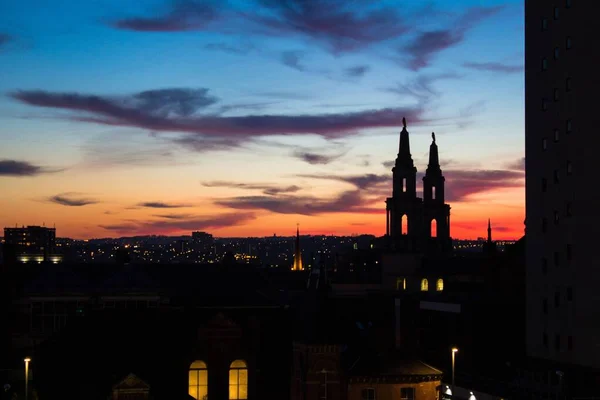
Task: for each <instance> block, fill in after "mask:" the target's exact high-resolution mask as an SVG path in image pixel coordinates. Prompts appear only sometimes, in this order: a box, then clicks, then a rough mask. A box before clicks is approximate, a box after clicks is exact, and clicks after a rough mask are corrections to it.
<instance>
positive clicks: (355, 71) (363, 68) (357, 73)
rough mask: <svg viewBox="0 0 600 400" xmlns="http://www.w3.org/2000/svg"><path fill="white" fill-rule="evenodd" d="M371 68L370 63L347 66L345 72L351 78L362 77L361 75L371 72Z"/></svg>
mask: <svg viewBox="0 0 600 400" xmlns="http://www.w3.org/2000/svg"><path fill="white" fill-rule="evenodd" d="M370 69H371V67H369V66H368V65H357V66H355V67H350V68H346V69H345V70H344V73H345V75H346V76H348V77H350V78H360V77H361V76H363V75H365V74H366V73H367V72H369V70H370Z"/></svg>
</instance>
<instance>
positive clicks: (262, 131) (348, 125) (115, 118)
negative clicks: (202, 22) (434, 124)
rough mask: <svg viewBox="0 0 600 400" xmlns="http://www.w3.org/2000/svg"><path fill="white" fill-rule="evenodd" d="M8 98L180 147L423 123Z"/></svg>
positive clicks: (66, 96) (76, 98)
mask: <svg viewBox="0 0 600 400" xmlns="http://www.w3.org/2000/svg"><path fill="white" fill-rule="evenodd" d="M11 96H12V97H13V98H14V99H16V100H18V101H21V102H23V103H26V104H29V105H33V106H38V107H46V108H57V109H63V110H69V111H72V112H75V113H76V114H75V116H73V117H71V118H72V119H74V120H77V121H83V122H89V123H95V124H103V125H109V126H120V127H137V128H141V129H148V130H151V131H153V132H155V134H157V132H178V133H185V134H188V135H189V136H187V137H185V138H182V139H179V140H180V142H181V144H184V145H191V146H195V145H196V144H197V143H196V142H198V141H199V142H202V143H203V144H204V143H205V142H206V145H207V146H208V147H209V148H213V147H215V146H217V147H218V146H222V145H225V146H227V145H229V144H234V145H239V144H241V143H243V142H244V141H249V140H252V139H253V138H258V137H265V136H273V135H307V134H316V135H320V136H322V137H325V138H328V139H335V138H340V137H345V136H351V135H356V134H358V133H359V131H360V130H361V129H364V128H383V127H397V126H398V125H399V123H400V121H401V119H402V117H406V118H407V119H408V120H409V121H411V122H413V123H416V122H419V121H424V119H423V116H422V114H423V112H424V110H422V109H421V108H419V107H404V108H385V109H376V110H365V111H358V112H349V113H332V114H318V115H247V116H215V115H200V116H180V115H176V116H173V115H171V116H165V115H160V114H159V113H154V112H149V111H148V110H145V109H143V108H140V107H138V106H136V105H135V104H123V102H121V101H115V100H113V99H110V98H107V97H102V96H94V95H81V94H76V93H52V92H45V91H19V92H15V93H12V94H11ZM133 97H135V95H134V96H133ZM169 101H170V100H169ZM133 103H134V102H133ZM168 104H171V103H168ZM190 138H192V139H190ZM190 142H191V143H190Z"/></svg>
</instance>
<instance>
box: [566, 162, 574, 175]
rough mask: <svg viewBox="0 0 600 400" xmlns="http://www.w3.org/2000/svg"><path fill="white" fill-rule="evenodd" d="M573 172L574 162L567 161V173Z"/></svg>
mask: <svg viewBox="0 0 600 400" xmlns="http://www.w3.org/2000/svg"><path fill="white" fill-rule="evenodd" d="M572 173H573V164H571V161H567V175H571V174H572Z"/></svg>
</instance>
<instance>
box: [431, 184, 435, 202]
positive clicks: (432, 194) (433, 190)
mask: <svg viewBox="0 0 600 400" xmlns="http://www.w3.org/2000/svg"><path fill="white" fill-rule="evenodd" d="M431 199H432V200H435V186H432V187H431Z"/></svg>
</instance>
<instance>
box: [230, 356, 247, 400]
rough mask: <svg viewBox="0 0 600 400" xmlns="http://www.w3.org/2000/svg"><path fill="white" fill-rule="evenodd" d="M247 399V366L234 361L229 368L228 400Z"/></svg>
mask: <svg viewBox="0 0 600 400" xmlns="http://www.w3.org/2000/svg"><path fill="white" fill-rule="evenodd" d="M247 398H248V366H247V365H246V362H244V361H242V360H235V361H234V362H232V363H231V366H230V367H229V399H230V400H245V399H247Z"/></svg>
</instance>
